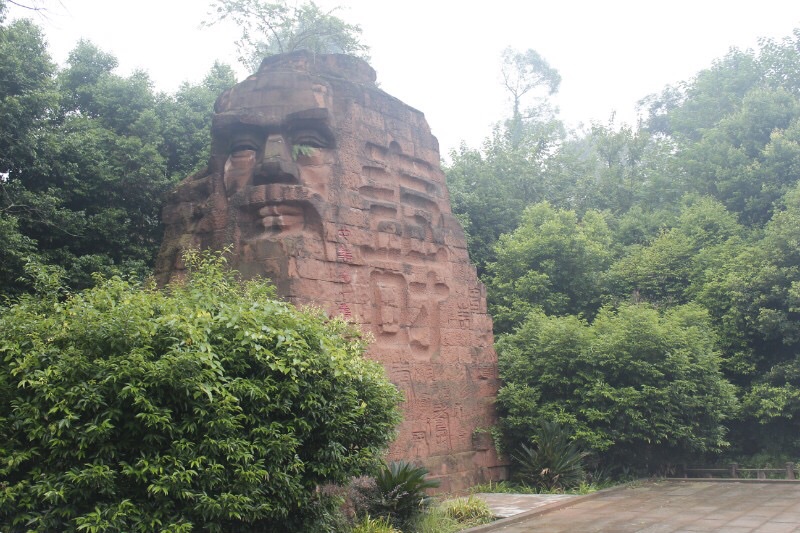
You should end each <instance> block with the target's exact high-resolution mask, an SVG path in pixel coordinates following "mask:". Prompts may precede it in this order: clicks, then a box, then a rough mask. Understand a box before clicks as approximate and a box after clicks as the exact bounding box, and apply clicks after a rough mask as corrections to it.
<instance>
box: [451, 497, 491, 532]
mask: <svg viewBox="0 0 800 533" xmlns="http://www.w3.org/2000/svg"><path fill="white" fill-rule="evenodd" d="M440 509H441V510H442V511H444V513H445V514H446V515H447V516H449V517H450V518H452V519H453V520H455V521H456V522H458V523H459V524H462V526H463V527H472V526H477V525H480V524H485V523H488V522H491V521H492V520H494V514H493V513H492V510H491V509H489V506H488V505H487V504H486V502H485V501H483V500H481V499H480V498H476V497H475V496H473V495H470V496H469V497H467V498H458V499H455V500H449V501H446V502H444V503H442V504H441V505H440Z"/></svg>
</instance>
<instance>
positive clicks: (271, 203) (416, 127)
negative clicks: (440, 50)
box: [156, 53, 500, 490]
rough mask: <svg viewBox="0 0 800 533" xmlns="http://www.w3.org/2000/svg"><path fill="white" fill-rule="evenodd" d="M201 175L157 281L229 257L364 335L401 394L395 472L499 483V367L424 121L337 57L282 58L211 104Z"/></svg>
mask: <svg viewBox="0 0 800 533" xmlns="http://www.w3.org/2000/svg"><path fill="white" fill-rule="evenodd" d="M215 111H216V114H215V116H214V121H213V126H212V138H213V140H212V150H211V160H210V162H209V166H208V169H207V170H206V171H204V172H201V173H199V174H196V175H194V176H190V177H188V178H187V179H186V180H184V181H183V182H182V183H181V184H180V186H179V187H178V188H177V190H176V191H175V192H174V193H173V195H172V197H171V198H170V200H169V204H168V206H167V207H166V208H165V210H164V222H165V224H166V236H165V239H164V243H163V245H162V248H161V252H160V255H159V258H158V263H157V267H156V270H157V275H158V277H159V281H160V282H161V283H165V282H167V281H168V280H169V279H171V278H173V277H176V276H180V275H181V270H182V268H183V266H182V264H181V260H180V256H181V251H182V250H183V249H185V248H187V247H200V248H208V247H210V248H214V249H222V248H223V247H225V246H232V255H231V259H230V264H231V266H232V267H234V268H236V269H238V270H239V271H240V272H242V273H243V274H244V275H245V276H255V275H265V276H269V277H270V278H272V280H273V282H274V283H275V285H276V286H277V288H278V292H279V294H281V295H282V296H284V297H286V298H288V299H289V300H290V301H292V302H294V303H297V304H306V303H312V304H315V305H317V306H321V307H323V308H324V309H325V310H327V311H328V312H329V313H331V314H336V313H338V314H342V315H344V316H345V317H347V318H348V319H351V320H353V321H355V322H357V323H359V324H361V325H362V326H363V328H364V329H365V330H367V331H370V332H372V334H373V335H374V337H375V342H374V344H373V345H372V347H371V349H370V352H369V354H370V356H371V357H373V358H374V359H376V360H379V361H381V362H382V363H383V364H384V365H385V367H386V369H387V372H388V375H389V377H390V379H391V380H392V381H393V382H394V383H395V384H396V385H397V386H398V387H399V388H400V389H402V390H403V391H404V393H405V396H406V402H405V404H404V407H403V409H404V415H405V420H404V422H403V423H402V425H401V426H400V428H399V436H398V438H397V440H396V441H395V442H394V444H393V445H392V447H391V449H390V452H389V457H390V458H391V459H406V460H410V461H414V462H417V463H421V464H423V465H424V466H426V467H427V468H429V469H430V471H431V473H432V475H433V476H436V477H438V478H440V479H441V480H442V490H458V489H460V488H464V487H466V486H469V485H471V484H474V483H477V482H482V481H485V480H487V479H490V478H492V479H496V478H497V477H498V475H499V474H500V470H499V467H498V459H497V457H496V455H495V452H494V449H493V447H492V446H491V439H487V437H488V435H486V434H481V433H480V432H479V431H478V432H476V429H480V428H488V427H489V426H491V425H493V424H494V423H495V414H494V397H495V394H496V392H497V389H498V378H497V359H496V355H495V352H494V350H493V348H492V341H493V338H492V322H491V319H490V317H489V316H488V315H487V313H486V295H485V291H484V287H483V285H481V284H480V283H479V282H478V280H477V277H476V275H475V270H474V268H473V267H472V266H471V264H470V262H469V259H468V257H467V251H466V243H465V239H464V233H463V231H462V229H461V227H460V225H459V223H458V222H457V220H456V219H455V218H454V217H453V215H452V214H451V212H450V200H449V197H448V192H447V188H446V185H445V180H444V175H443V173H442V171H441V169H440V168H439V146H438V142H437V140H436V138H435V137H434V136H433V135H432V134H431V132H430V128H429V127H428V124H427V122H426V121H425V117H424V116H423V114H422V113H420V112H419V111H417V110H415V109H413V108H411V107H409V106H407V105H405V104H404V103H402V102H400V101H399V100H397V99H396V98H393V97H391V96H389V95H388V94H386V93H385V92H383V91H382V90H380V89H378V88H377V86H376V85H375V71H374V70H372V68H371V67H370V66H369V65H367V64H366V63H365V62H363V61H361V60H358V59H355V58H352V57H348V56H342V55H328V56H313V55H310V54H308V53H293V54H288V55H281V56H275V57H270V58H267V59H265V60H264V62H263V63H262V65H261V68H260V69H259V71H258V73H256V74H255V75H253V76H251V77H250V78H248V79H246V80H245V81H243V82H241V83H239V84H238V85H236V86H234V87H233V88H231V89H229V90H228V91H226V92H225V93H224V94H222V96H220V98H219V99H218V100H217V103H216V107H215Z"/></svg>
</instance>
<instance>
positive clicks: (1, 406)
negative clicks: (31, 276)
mask: <svg viewBox="0 0 800 533" xmlns="http://www.w3.org/2000/svg"><path fill="white" fill-rule="evenodd" d="M187 261H188V263H189V264H190V265H191V271H190V274H189V276H188V278H187V279H186V280H185V281H184V283H181V284H175V285H171V286H169V287H168V288H167V289H165V290H163V291H157V290H155V289H154V288H153V287H142V286H140V285H138V284H136V283H130V282H127V281H124V280H122V279H120V278H112V279H108V280H105V281H103V282H101V283H100V284H99V285H98V286H97V287H95V288H93V289H89V290H86V291H84V292H80V293H75V294H72V295H69V296H67V297H66V298H65V299H63V298H59V295H58V293H57V292H54V287H56V286H57V280H56V281H55V284H54V281H53V279H51V278H50V279H48V278H47V277H43V278H40V282H43V283H40V285H42V286H44V287H45V288H49V290H46V291H45V292H42V293H39V294H37V295H35V296H32V297H28V296H26V297H23V298H22V299H21V300H19V302H17V303H16V304H14V305H12V306H10V307H8V308H6V309H3V312H2V314H0V479H2V480H3V482H2V484H0V529H3V530H4V531H17V530H21V529H25V530H30V531H43V532H44V531H82V530H90V531H154V530H159V531H190V530H201V531H298V530H301V529H302V527H303V525H302V523H303V521H304V519H305V518H306V517H307V515H309V504H310V502H311V501H312V499H313V498H314V493H315V488H316V487H317V485H319V484H322V483H324V482H342V481H344V480H345V479H347V478H348V477H349V476H352V475H358V474H361V473H363V472H364V471H365V470H366V469H369V468H371V467H373V466H375V465H376V464H377V463H378V461H379V460H380V457H381V453H382V451H383V449H384V447H385V446H386V444H387V443H388V442H389V440H390V439H391V438H392V436H393V435H394V427H395V424H396V423H397V422H398V417H399V414H398V409H397V403H398V402H399V400H400V395H399V393H398V391H397V390H396V389H395V388H394V386H393V385H391V384H390V383H389V382H388V380H387V379H386V377H385V374H384V370H383V368H382V367H381V366H380V365H379V364H378V363H376V362H372V361H368V360H366V359H364V357H363V354H364V350H365V342H364V340H363V339H362V338H361V336H360V334H359V332H358V331H357V330H356V329H355V328H354V327H352V326H351V325H349V324H347V323H345V322H343V321H341V320H330V319H327V318H326V317H325V316H323V314H322V313H321V312H319V311H316V310H313V309H307V310H297V309H295V308H294V307H292V306H291V305H289V304H286V303H283V302H280V301H276V300H275V299H274V289H273V288H272V287H271V286H269V285H268V284H267V283H266V282H264V281H250V282H247V283H240V282H238V281H236V279H235V278H234V277H233V274H232V273H230V272H226V271H225V270H224V268H223V261H222V259H221V258H220V257H218V256H211V255H203V256H198V255H190V256H188V257H187Z"/></svg>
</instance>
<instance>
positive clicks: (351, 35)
mask: <svg viewBox="0 0 800 533" xmlns="http://www.w3.org/2000/svg"><path fill="white" fill-rule="evenodd" d="M213 9H214V11H213V14H211V15H209V17H210V18H209V19H208V20H207V21H206V24H207V25H212V24H216V23H217V22H219V21H222V20H225V19H229V20H231V21H232V22H233V23H235V24H236V26H237V27H238V28H240V29H241V31H242V34H241V37H240V39H239V41H237V43H236V45H237V47H238V50H239V61H240V62H241V63H242V64H243V65H244V66H246V67H248V68H250V69H251V70H256V69H258V66H259V65H260V64H261V60H262V59H263V58H264V57H266V56H271V55H275V54H283V53H286V52H293V51H295V50H310V51H312V52H314V53H317V54H351V55H355V56H358V57H363V58H366V57H367V55H366V54H367V52H368V51H369V47H368V46H366V45H365V44H363V43H362V42H361V40H360V39H361V28H360V27H359V26H358V25H355V24H348V23H347V22H345V21H344V20H342V19H341V18H339V17H338V16H336V15H334V13H335V12H337V11H339V10H340V9H341V8H340V7H335V8H333V9H331V10H330V11H327V12H326V11H324V10H322V9H320V7H319V6H317V5H316V4H315V3H314V2H310V1H309V2H303V3H290V2H288V1H286V0H281V1H278V2H266V1H264V0H216V1H215V2H214V4H213Z"/></svg>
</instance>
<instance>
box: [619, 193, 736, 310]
mask: <svg viewBox="0 0 800 533" xmlns="http://www.w3.org/2000/svg"><path fill="white" fill-rule="evenodd" d="M745 233H746V232H745V229H744V228H743V227H742V226H740V225H739V224H738V222H737V221H736V217H735V216H734V215H733V214H732V213H730V212H729V211H728V210H727V209H726V208H725V206H723V205H722V204H721V203H719V202H717V201H716V200H714V199H712V198H708V197H706V198H696V197H693V196H689V197H686V198H685V205H684V207H683V209H682V210H681V212H680V213H679V215H678V217H677V220H676V221H675V223H674V225H673V227H671V228H669V229H667V228H664V229H663V230H662V232H661V233H660V234H659V235H657V236H656V237H654V238H653V239H652V240H651V241H650V242H647V243H646V244H644V245H635V246H631V247H630V248H629V249H628V250H627V253H626V254H625V255H624V256H623V257H621V258H620V259H618V260H617V261H616V262H615V263H614V264H613V265H611V267H610V269H609V271H608V276H607V280H606V283H607V285H606V287H607V290H608V291H609V292H610V293H611V294H613V295H615V296H616V297H617V298H622V299H625V298H629V297H632V298H633V299H635V300H645V301H648V302H651V303H656V304H662V305H663V304H683V303H688V302H689V301H690V300H692V299H693V297H694V293H693V284H694V283H696V282H697V281H698V279H701V278H702V276H703V270H704V268H706V267H707V266H708V264H707V263H708V261H709V260H711V258H712V254H713V253H714V252H715V251H716V250H717V248H716V247H717V246H719V245H722V244H723V243H726V241H728V240H729V239H733V238H736V239H739V240H737V241H736V242H738V243H740V242H741V238H742V237H743V236H745ZM701 252H702V254H701Z"/></svg>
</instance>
